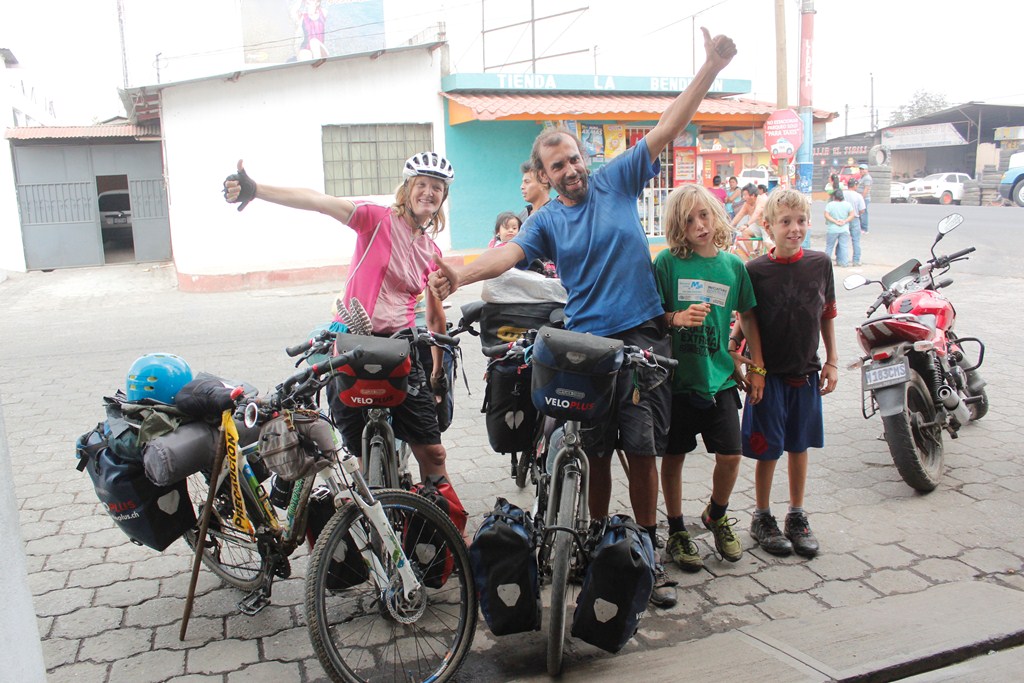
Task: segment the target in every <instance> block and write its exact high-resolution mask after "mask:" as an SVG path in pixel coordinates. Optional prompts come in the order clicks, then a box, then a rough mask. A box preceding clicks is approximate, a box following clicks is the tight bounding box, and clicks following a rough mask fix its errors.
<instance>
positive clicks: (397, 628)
mask: <svg viewBox="0 0 1024 683" xmlns="http://www.w3.org/2000/svg"><path fill="white" fill-rule="evenodd" d="M376 497H377V500H378V501H380V503H381V505H383V506H384V511H385V514H386V515H387V517H388V520H389V521H390V523H391V526H392V528H393V529H394V530H395V533H396V534H397V535H398V538H399V539H400V540H401V541H402V545H403V548H405V549H407V551H408V557H409V561H410V562H411V563H412V565H413V569H414V571H416V573H417V576H418V577H419V578H420V580H421V581H424V580H425V584H426V583H429V584H431V585H432V586H438V585H439V584H440V585H439V587H436V588H434V587H430V586H427V585H423V586H421V588H420V589H419V591H417V593H416V595H414V596H413V598H412V599H411V600H404V599H403V598H402V596H401V590H400V588H401V579H400V577H399V575H398V572H397V569H396V567H395V565H394V563H393V562H392V561H391V560H390V558H388V557H386V556H385V555H384V553H382V552H381V548H382V541H381V539H380V537H379V536H378V534H377V533H376V531H375V530H374V529H373V527H372V526H371V525H370V523H369V521H368V520H367V519H366V517H365V516H364V515H363V512H362V510H361V509H360V508H359V507H358V506H357V505H356V504H354V503H350V504H349V505H346V506H345V507H344V508H342V509H341V510H339V511H338V512H337V513H335V515H334V516H333V517H332V518H331V521H330V522H328V524H327V526H326V527H325V528H324V530H323V532H322V533H321V534H320V537H319V539H318V540H317V543H316V547H315V548H314V549H313V553H312V555H311V557H310V563H309V570H308V572H307V574H306V600H305V602H306V619H307V621H308V622H309V632H310V638H311V640H312V642H313V649H314V650H315V652H316V655H317V658H318V659H319V660H320V664H321V666H323V668H324V671H326V672H327V675H328V676H330V678H331V680H333V681H348V682H359V683H363V682H366V681H403V682H408V681H447V680H449V679H450V678H451V677H452V676H454V675H455V672H456V671H458V668H459V666H461V664H462V661H463V660H464V659H465V657H466V655H467V654H468V653H469V648H470V646H471V644H472V641H473V635H474V633H475V631H476V619H477V600H476V590H475V589H474V586H473V578H472V577H473V573H472V568H471V566H470V562H469V553H468V551H467V550H466V544H465V542H464V541H463V540H462V535H461V534H460V533H459V532H458V530H457V529H456V528H455V525H454V524H452V522H451V520H449V519H448V517H447V516H446V515H445V514H444V513H442V512H441V511H440V510H439V509H438V508H437V507H436V506H434V505H433V504H432V503H430V502H429V501H427V500H426V499H425V498H423V497H422V496H417V495H415V494H411V493H408V492H405V491H391V490H385V491H379V492H377V493H376ZM360 538H362V539H365V540H364V542H363V545H362V546H360V541H358V540H357V539H360ZM425 549H426V552H424V550H425ZM352 550H357V551H360V552H365V551H367V550H368V551H369V552H372V553H373V554H374V555H375V556H376V557H377V559H378V560H379V561H380V563H381V565H382V566H383V568H384V570H385V574H386V580H387V582H388V583H387V585H385V586H377V585H376V582H375V581H374V579H373V578H372V577H368V578H367V577H366V573H365V572H359V571H355V570H354V569H353V565H352V563H351V562H346V554H347V553H348V552H351V551H352ZM449 563H450V567H449ZM364 566H365V565H364ZM439 570H440V571H439ZM439 575H443V578H442V579H441V580H440V581H438V580H436V579H437V578H438V576H439ZM430 577H434V579H435V580H433V581H432V580H431V578H430ZM339 585H340V586H346V587H338V586H339ZM332 586H334V587H332Z"/></svg>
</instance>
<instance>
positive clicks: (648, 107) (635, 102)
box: [441, 92, 835, 121]
mask: <svg viewBox="0 0 1024 683" xmlns="http://www.w3.org/2000/svg"><path fill="white" fill-rule="evenodd" d="M441 94H442V95H444V96H445V97H447V98H448V99H449V100H451V101H453V102H457V103H459V104H461V105H462V106H464V107H467V108H468V109H470V110H471V111H472V112H473V114H474V115H475V117H476V119H477V120H480V121H496V120H498V119H502V118H507V117H511V116H523V115H526V116H531V115H532V116H537V117H544V116H549V117H552V116H555V117H557V116H588V115H596V114H644V113H649V114H657V115H660V114H661V113H662V112H664V111H665V109H666V108H667V107H668V105H669V104H670V103H671V102H672V101H673V100H674V99H675V98H676V96H677V93H672V94H667V95H642V94H632V95H630V94H601V95H596V94H594V95H591V94H574V93H554V94H540V93H512V94H510V93H500V94H499V93H454V92H445V93H441ZM773 111H775V104H774V103H771V102H760V101H757V100H749V99H743V98H733V99H715V98H706V99H704V100H703V101H702V102H701V104H700V107H698V108H697V113H698V114H704V115H712V116H730V115H739V116H751V115H753V116H765V117H767V116H769V115H771V113H772V112H773ZM834 117H835V114H833V113H832V112H827V111H822V110H817V109H816V110H814V118H816V119H819V120H826V121H827V120H831V119H832V118H834Z"/></svg>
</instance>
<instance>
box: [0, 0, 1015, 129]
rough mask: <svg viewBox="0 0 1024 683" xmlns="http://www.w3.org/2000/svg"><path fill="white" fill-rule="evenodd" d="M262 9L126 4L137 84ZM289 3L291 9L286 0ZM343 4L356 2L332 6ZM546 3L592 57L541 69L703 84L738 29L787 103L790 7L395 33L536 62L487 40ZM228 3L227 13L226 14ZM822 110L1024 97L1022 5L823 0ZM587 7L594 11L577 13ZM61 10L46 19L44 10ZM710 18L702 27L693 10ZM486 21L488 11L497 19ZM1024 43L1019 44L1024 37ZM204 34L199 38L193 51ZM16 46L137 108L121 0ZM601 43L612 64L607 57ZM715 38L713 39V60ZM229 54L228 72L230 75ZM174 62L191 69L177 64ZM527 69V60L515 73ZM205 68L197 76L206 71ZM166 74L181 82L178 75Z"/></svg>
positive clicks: (413, 21)
mask: <svg viewBox="0 0 1024 683" xmlns="http://www.w3.org/2000/svg"><path fill="white" fill-rule="evenodd" d="M246 1H249V0H203V1H202V2H200V1H199V0H178V1H177V2H156V1H155V0H124V6H125V8H126V12H125V15H126V26H127V29H128V35H127V38H126V42H127V44H128V45H129V49H128V55H127V62H128V64H129V76H130V79H131V85H142V84H147V83H153V82H155V81H156V71H155V66H154V65H155V63H156V58H155V55H156V53H157V52H161V53H162V54H163V60H164V62H163V66H164V69H165V71H164V75H165V76H166V74H167V73H171V74H174V73H179V74H181V73H185V72H186V70H185V63H186V61H187V62H188V69H190V70H191V71H193V72H194V71H196V70H199V71H201V70H202V69H203V64H204V62H206V63H209V64H213V63H214V62H215V61H216V59H217V58H218V57H214V55H215V53H217V51H220V52H219V58H220V59H221V60H222V59H223V49H224V48H231V47H236V46H238V45H240V43H241V36H240V34H239V33H237V32H235V31H231V30H228V29H229V27H228V26H227V23H228V22H225V21H223V20H222V15H223V14H224V13H227V14H230V13H231V12H233V11H234V9H233V8H234V7H236V3H239V2H246ZM281 1H282V2H286V1H287V0H281ZM324 2H325V5H327V6H328V10H329V11H344V2H340V3H337V2H336V0H334V1H332V0H324ZM531 5H533V8H534V11H535V13H536V16H537V17H540V16H543V15H550V14H555V13H558V12H568V14H566V16H565V17H563V18H561V19H551V20H546V21H543V22H539V23H538V24H537V31H536V52H537V54H538V55H551V54H556V53H561V52H572V51H577V50H581V51H584V52H583V53H581V54H579V55H575V56H568V57H564V58H559V59H545V60H542V61H541V62H539V64H538V68H537V70H538V71H539V72H543V73H593V72H594V70H595V65H596V69H597V71H598V73H601V74H614V75H690V74H691V73H692V62H693V42H692V41H693V38H692V33H691V30H692V28H696V29H697V36H698V40H699V35H700V33H699V26H701V25H706V26H707V27H708V28H709V29H710V30H711V32H712V33H726V34H728V35H730V36H731V37H732V38H733V39H734V40H735V41H736V44H737V46H738V48H739V55H738V56H737V57H736V59H735V60H734V61H733V63H732V64H731V65H730V66H729V68H728V69H727V70H726V71H725V72H724V73H723V76H725V77H727V78H740V79H749V80H751V81H752V82H753V92H752V93H751V96H752V97H756V98H758V99H762V100H768V101H775V98H776V63H775V62H776V59H775V52H776V51H775V47H776V41H775V29H774V21H775V13H774V0H674V1H672V2H666V1H665V0H630V1H628V2H624V1H623V0H590V1H589V2H587V0H579V1H578V2H575V1H567V0H536V2H533V3H531V2H530V1H529V0H514V1H513V2H509V0H488V1H487V3H486V5H483V6H481V3H480V0H385V11H386V16H387V17H388V20H389V27H388V34H389V40H391V41H394V40H396V39H397V37H398V36H401V37H411V36H412V35H414V34H416V33H418V32H419V31H420V30H422V29H423V28H424V27H426V26H427V25H429V24H430V23H432V22H435V21H438V20H440V19H444V20H446V23H447V31H448V39H449V41H450V45H451V58H452V66H453V69H454V70H456V71H461V72H479V71H481V70H482V66H483V59H484V57H483V46H484V44H485V42H486V46H487V62H488V65H489V66H490V65H495V64H500V63H503V62H507V61H516V60H518V59H525V58H527V57H528V56H529V45H530V42H531V34H530V32H529V31H528V29H527V28H526V27H523V28H519V29H509V30H507V31H503V32H493V33H488V34H487V35H486V37H482V36H481V27H482V25H483V23H484V20H486V23H487V25H488V27H496V26H498V25H500V24H501V23H502V22H513V21H522V20H525V19H528V18H529V16H530V8H531ZM214 7H215V8H216V9H214ZM785 7H786V17H787V21H786V24H787V28H788V31H787V34H788V60H787V61H788V63H789V70H790V80H791V83H792V84H793V85H791V87H790V88H789V104H790V105H791V106H795V105H796V104H798V101H797V98H798V95H799V93H798V92H797V90H796V87H795V81H796V77H797V65H798V59H797V47H798V42H797V40H798V37H799V29H798V27H799V8H800V2H799V0H786V3H785ZM814 7H815V10H816V14H815V45H814V56H813V61H814V106H815V107H816V108H819V109H827V110H830V111H837V112H839V113H840V114H845V112H846V106H847V105H848V106H849V116H848V118H846V117H843V118H840V119H839V120H838V121H837V122H836V123H834V124H832V125H831V126H830V129H829V134H830V136H836V135H842V134H844V132H849V133H857V132H863V131H864V130H866V129H867V128H868V126H869V121H870V119H869V116H870V108H869V105H870V103H871V97H872V84H871V76H870V74H872V73H873V74H874V92H873V94H874V104H875V107H876V108H877V110H878V111H879V122H880V123H881V124H882V125H884V124H885V123H886V120H887V118H888V115H889V112H890V111H891V110H892V109H893V108H895V107H897V106H899V105H901V104H905V103H906V102H907V101H908V100H909V99H910V97H911V96H912V94H913V93H914V91H916V90H919V89H920V90H926V91H929V92H934V93H938V94H943V95H945V96H946V98H947V100H948V101H949V102H950V104H955V103H959V102H965V101H968V100H978V101H986V102H991V103H997V104H1024V80H1022V79H1021V78H1020V77H1019V74H1018V66H1019V64H1020V58H1019V47H1018V45H1019V42H1020V39H1019V18H1018V15H1019V12H1018V10H1017V7H1018V6H1017V4H1016V3H1011V2H1010V1H1009V0H974V2H970V3H963V2H953V1H952V0H942V1H939V0H934V1H927V2H926V1H919V0H858V1H857V2H839V1H837V0H815V2H814ZM578 8H587V9H586V10H585V11H583V12H571V10H574V9H578ZM44 12H45V13H44ZM695 13H696V14H697V18H696V21H694V20H692V19H691V15H694V14H695ZM482 15H483V16H482ZM1015 32H1016V33H1017V34H1018V35H1017V36H1016V37H1015V36H1014V33H1015ZM190 41H191V42H190ZM0 47H7V48H10V49H11V50H12V51H13V52H14V54H15V55H16V56H17V58H18V59H19V61H20V62H21V64H22V65H23V66H24V67H25V68H28V69H31V70H32V71H33V72H35V73H36V74H38V78H37V80H40V81H42V82H44V83H46V84H47V89H48V90H49V91H50V92H51V95H52V98H53V99H54V100H56V103H57V107H58V112H59V113H64V114H66V115H71V116H72V117H73V118H75V119H77V120H79V121H80V122H83V123H88V122H90V121H91V120H92V119H93V118H95V119H103V118H107V117H110V116H115V115H119V114H123V109H122V108H121V107H120V101H119V100H118V98H117V95H116V88H117V87H119V86H121V85H123V71H122V57H121V40H120V36H119V31H118V21H117V2H116V0H49V1H48V2H46V3H44V4H38V3H31V2H18V3H4V7H3V9H2V10H0ZM595 48H596V55H595ZM701 59H702V45H700V44H699V43H698V45H697V63H698V64H699V63H700V61H701ZM222 63H223V62H222V61H221V62H218V63H217V65H216V66H215V67H214V71H213V73H220V72H223V71H225V69H224V68H221V65H222ZM174 67H179V68H178V70H177V71H175V68H174ZM507 70H510V71H524V70H526V67H523V66H519V67H510V68H508V69H507ZM190 75H197V74H194V73H193V74H190ZM163 80H166V78H164V79H163Z"/></svg>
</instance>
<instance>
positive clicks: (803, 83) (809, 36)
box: [796, 0, 814, 196]
mask: <svg viewBox="0 0 1024 683" xmlns="http://www.w3.org/2000/svg"><path fill="white" fill-rule="evenodd" d="M813 47H814V0H801V4H800V120H801V121H803V124H804V141H803V144H801V145H800V149H799V150H797V153H796V172H797V176H798V180H797V188H796V189H798V190H800V192H802V193H804V194H806V195H808V196H809V195H810V194H811V190H812V188H813V187H814V109H813V108H812V107H811V95H812V88H811V85H812V83H813V82H812V79H811V76H812V69H811V67H812V65H813V60H812V59H811V57H812V55H813Z"/></svg>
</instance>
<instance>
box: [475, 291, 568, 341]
mask: <svg viewBox="0 0 1024 683" xmlns="http://www.w3.org/2000/svg"><path fill="white" fill-rule="evenodd" d="M564 307H565V304H562V303H557V302H546V303H524V304H484V307H483V310H482V311H481V312H480V344H481V345H482V346H496V345H498V344H501V343H503V342H514V341H515V340H516V339H519V337H520V336H521V335H522V334H523V332H526V331H527V330H539V329H540V328H541V327H542V326H544V325H547V324H549V322H550V316H551V312H552V311H554V310H555V309H558V308H564Z"/></svg>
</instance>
